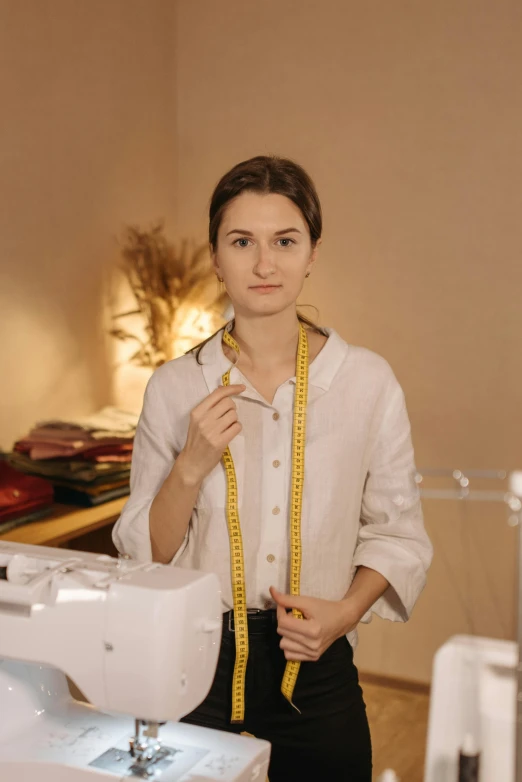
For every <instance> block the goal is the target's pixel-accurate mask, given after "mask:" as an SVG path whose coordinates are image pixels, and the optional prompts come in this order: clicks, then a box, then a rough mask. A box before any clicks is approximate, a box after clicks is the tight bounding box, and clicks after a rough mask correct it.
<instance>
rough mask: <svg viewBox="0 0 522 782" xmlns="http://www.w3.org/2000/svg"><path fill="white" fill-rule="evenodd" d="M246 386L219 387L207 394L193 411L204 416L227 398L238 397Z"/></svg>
mask: <svg viewBox="0 0 522 782" xmlns="http://www.w3.org/2000/svg"><path fill="white" fill-rule="evenodd" d="M245 388H246V386H245V385H243V384H235V385H233V386H219V387H218V388H216V389H215V390H214V391H212V393H211V394H209V395H208V396H207V397H206V398H205V399H204V400H203V401H202V402H200V403H199V405H198V406H197V407H195V408H194V410H193V411H192V412H194V411H198V414H199V415H205V414H206V413H208V411H209V410H211V409H212V408H213V407H214V406H215V405H217V404H219V402H221V400H222V399H227V398H228V397H232V396H238V395H239V394H241V393H242V392H243V391H244V390H245Z"/></svg>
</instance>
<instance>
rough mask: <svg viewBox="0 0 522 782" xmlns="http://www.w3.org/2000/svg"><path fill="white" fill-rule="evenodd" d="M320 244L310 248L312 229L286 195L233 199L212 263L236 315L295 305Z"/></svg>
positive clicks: (255, 195) (269, 311) (248, 194)
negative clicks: (310, 229) (221, 279)
mask: <svg viewBox="0 0 522 782" xmlns="http://www.w3.org/2000/svg"><path fill="white" fill-rule="evenodd" d="M319 244H320V240H319V241H318V242H317V245H316V246H315V247H314V248H312V243H311V239H310V231H309V229H308V225H307V224H306V222H305V220H304V217H303V215H302V214H301V211H300V209H299V208H298V207H297V206H296V205H295V204H294V203H293V201H290V199H289V198H286V196H282V195H278V194H275V193H268V194H266V195H261V194H259V193H251V192H246V193H242V194H241V195H240V196H238V197H237V198H235V199H234V200H233V201H231V202H230V203H229V204H228V206H227V208H226V210H225V214H224V216H223V219H222V221H221V225H220V227H219V232H218V241H217V248H216V249H215V252H214V253H213V254H212V260H213V263H214V267H215V269H216V271H217V274H218V276H219V277H222V278H223V280H224V282H225V286H226V289H227V292H228V294H229V296H230V299H231V300H232V304H233V306H234V311H235V312H236V314H240V313H241V314H260V315H261V314H265V315H272V314H276V313H278V312H281V311H283V310H285V309H287V308H288V307H289V306H293V305H295V302H296V300H297V297H298V296H299V294H300V292H301V288H302V287H303V281H304V278H305V275H306V273H307V272H308V271H309V270H310V268H311V266H312V264H313V263H314V261H315V257H316V252H317V246H318V245H319Z"/></svg>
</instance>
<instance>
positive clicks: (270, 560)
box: [266, 554, 275, 562]
mask: <svg viewBox="0 0 522 782" xmlns="http://www.w3.org/2000/svg"><path fill="white" fill-rule="evenodd" d="M266 561H267V562H275V557H274V555H273V554H269V555H268V556H267V558H266Z"/></svg>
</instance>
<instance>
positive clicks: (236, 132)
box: [0, 0, 522, 680]
mask: <svg viewBox="0 0 522 782" xmlns="http://www.w3.org/2000/svg"><path fill="white" fill-rule="evenodd" d="M0 7H1V11H2V23H1V24H0V90H1V107H2V147H1V150H0V167H1V180H2V181H1V186H0V325H1V327H2V330H1V333H2V341H1V343H0V366H1V367H2V395H1V420H0V445H3V446H4V447H9V446H10V445H11V444H12V441H13V439H14V438H15V437H17V436H19V435H20V434H22V433H23V432H24V431H25V430H26V428H27V427H28V426H29V425H31V424H32V423H33V421H34V419H35V418H36V417H39V418H41V417H46V416H49V415H54V414H62V413H69V412H70V413H74V412H81V413H84V412H90V411H91V410H94V409H95V408H96V407H98V406H99V405H100V404H103V403H106V402H108V401H110V399H111V394H112V390H111V382H112V381H111V377H112V376H111V372H110V356H109V354H108V351H107V346H106V344H105V341H104V339H103V332H102V315H103V306H102V278H103V270H104V269H105V268H107V265H108V262H109V260H110V259H112V257H113V256H114V254H115V245H114V242H113V237H114V235H115V234H117V233H118V232H119V230H120V229H121V226H123V224H125V223H129V222H133V221H135V222H141V223H143V222H147V221H150V220H152V219H155V218H156V217H157V216H160V215H167V216H168V219H169V220H170V221H172V223H173V224H174V222H175V223H176V224H177V226H178V227H179V228H180V230H181V231H182V233H183V234H185V235H188V234H200V235H201V236H202V237H203V236H204V231H205V209H206V206H207V202H208V198H209V196H210V192H211V189H212V187H213V185H214V183H215V181H216V180H217V178H218V177H219V176H220V175H221V174H222V173H223V172H224V171H225V170H226V169H227V167H229V166H231V165H232V164H234V163H235V162H237V161H238V160H241V159H243V158H246V157H248V156H251V155H254V154H259V153H260V152H261V153H262V152H275V153H280V154H285V155H289V156H292V157H294V158H296V159H297V160H299V161H300V162H302V163H303V164H304V165H305V166H306V167H307V168H308V169H309V171H310V173H311V174H312V175H313V176H314V178H315V180H316V182H317V185H318V188H319V190H320V194H321V196H322V201H323V206H324V213H325V239H324V246H323V248H324V249H323V252H322V258H321V264H320V266H318V268H317V269H316V271H315V273H314V275H313V277H312V278H311V280H310V282H309V283H308V287H307V289H306V292H305V296H304V297H303V301H306V302H310V303H313V304H316V305H317V306H318V307H319V309H320V313H321V321H322V322H323V323H325V324H329V325H332V326H334V327H335V328H336V329H337V330H338V331H339V332H340V333H341V334H342V335H343V337H345V339H347V340H348V341H349V342H352V343H355V344H361V345H365V346H367V347H369V348H371V349H373V350H376V351H377V352H379V353H381V354H382V355H384V356H385V357H386V358H387V359H388V360H389V361H390V363H391V364H392V366H393V368H394V370H395V372H396V374H397V376H398V377H399V379H400V381H401V383H402V385H403V387H404V389H405V392H406V395H407V401H408V407H409V411H410V416H411V420H412V425H413V433H414V441H415V445H416V451H417V461H418V464H420V465H426V464H429V465H450V466H457V465H459V466H470V465H471V466H477V467H497V466H503V465H505V466H508V467H511V466H522V453H521V450H522V449H521V446H520V435H519V430H520V416H519V409H518V404H517V403H518V400H519V397H520V390H519V389H520V387H521V380H522V370H521V365H520V358H519V357H520V355H521V353H522V350H521V347H522V346H521V338H520V328H519V322H520V315H519V299H520V290H521V284H522V279H521V277H522V272H521V269H520V263H519V256H520V246H521V241H520V240H521V238H522V237H521V230H520V219H519V215H520V213H521V207H522V204H521V200H522V199H521V189H520V182H521V174H522V171H521V168H522V154H521V152H522V150H521V149H520V146H521V142H520V139H521V133H520V124H521V120H522V110H521V109H520V100H519V94H518V91H517V87H518V78H519V74H520V72H521V68H522V54H521V50H520V49H521V48H520V45H519V30H520V23H521V22H522V18H521V17H522V7H521V6H520V4H519V3H517V2H516V0H513V1H512V2H505V1H504V0H499V1H498V2H495V3H492V2H489V1H487V2H486V0H458V2H453V1H452V2H450V1H449V0H437V2H435V0H434V1H433V2H426V3H407V2H400V1H399V0H392V1H391V2H386V1H385V0H382V2H369V3H356V2H351V1H347V0H338V2H335V0H321V2H319V0H317V2H311V0H262V2H254V0H246V2H245V0H221V2H219V3H217V2H214V0H179V1H178V2H177V3H176V2H174V0H172V2H169V1H168V0H141V1H140V0H111V1H110V2H104V1H103V0H89V2H87V1H86V2H75V3H72V2H68V0H32V1H31V2H29V1H28V0H25V1H24V0H22V1H21V2H19V1H16V2H15V0H0ZM175 17H176V18H175ZM425 510H426V517H427V525H428V528H429V530H430V534H431V535H432V538H433V540H434V543H435V550H436V556H435V561H434V565H433V568H432V571H431V574H430V580H429V584H428V587H427V589H426V591H425V593H424V594H423V596H422V598H421V600H420V602H419V605H418V608H417V609H416V612H415V614H414V617H413V619H412V621H411V622H410V623H408V624H407V625H406V626H399V625H391V624H389V623H383V622H374V623H373V624H372V625H371V626H370V627H368V628H363V632H362V639H361V646H360V650H359V653H358V662H359V665H360V667H361V668H364V669H366V670H372V671H377V672H380V673H388V674H392V675H398V676H405V677H409V678H414V679H418V680H428V678H429V674H430V667H431V658H432V655H433V652H434V650H435V649H436V648H437V646H438V645H440V643H442V642H443V641H444V640H445V639H446V638H447V637H448V636H449V635H451V634H453V633H456V632H468V631H470V630H473V631H475V632H478V633H482V634H487V635H493V636H498V637H509V636H510V635H511V634H512V632H513V626H514V602H513V593H514V561H515V546H514V544H515V533H514V531H513V530H512V529H509V528H508V527H507V526H506V524H505V520H504V514H503V513H502V512H501V511H499V510H498V509H495V508H494V507H485V506H481V507H478V506H469V507H468V506H463V505H462V504H461V505H458V504H457V503H451V504H448V505H446V506H442V505H439V504H437V503H435V502H433V501H431V502H427V503H426V506H425Z"/></svg>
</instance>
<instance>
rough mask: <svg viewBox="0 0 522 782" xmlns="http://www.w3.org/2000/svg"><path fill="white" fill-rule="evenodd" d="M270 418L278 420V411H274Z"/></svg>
mask: <svg viewBox="0 0 522 782" xmlns="http://www.w3.org/2000/svg"><path fill="white" fill-rule="evenodd" d="M272 418H273V419H274V421H279V413H274V414H273V416H272Z"/></svg>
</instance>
